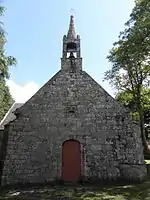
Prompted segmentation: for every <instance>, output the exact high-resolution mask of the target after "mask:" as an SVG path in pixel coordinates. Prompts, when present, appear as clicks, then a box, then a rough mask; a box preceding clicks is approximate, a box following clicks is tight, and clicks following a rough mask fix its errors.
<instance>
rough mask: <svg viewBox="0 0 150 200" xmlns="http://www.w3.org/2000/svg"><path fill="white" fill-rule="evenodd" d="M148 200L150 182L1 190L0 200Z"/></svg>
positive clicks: (149, 196)
mask: <svg viewBox="0 0 150 200" xmlns="http://www.w3.org/2000/svg"><path fill="white" fill-rule="evenodd" d="M5 199H7V200H58V199H59V200H63V199H65V200H150V181H147V182H144V183H141V184H135V185H119V186H103V187H102V186H98V185H95V186H92V185H89V186H80V185H77V186H54V187H50V186H45V187H40V188H37V187H36V188H35V187H34V188H32V187H31V188H28V189H22V190H19V189H16V190H3V191H1V192H0V200H5Z"/></svg>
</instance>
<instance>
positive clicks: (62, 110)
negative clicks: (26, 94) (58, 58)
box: [2, 71, 146, 185]
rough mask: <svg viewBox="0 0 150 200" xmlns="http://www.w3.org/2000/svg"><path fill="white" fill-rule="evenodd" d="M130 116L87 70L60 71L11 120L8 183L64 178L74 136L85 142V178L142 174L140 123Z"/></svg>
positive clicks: (83, 155)
mask: <svg viewBox="0 0 150 200" xmlns="http://www.w3.org/2000/svg"><path fill="white" fill-rule="evenodd" d="M73 112H74V113H73ZM128 118H129V117H128V115H127V113H125V110H124V109H123V108H122V107H121V106H120V105H119V104H118V103H117V102H115V101H114V99H113V98H112V97H111V96H109V95H108V94H107V93H106V92H105V91H104V90H103V88H101V87H100V86H99V85H98V84H97V83H96V82H95V81H94V80H93V79H92V78H91V77H90V76H89V75H88V74H86V73H85V72H79V73H69V72H65V73H64V71H60V72H58V73H57V75H55V76H54V77H53V78H52V80H50V81H49V82H48V83H46V84H45V86H44V87H43V88H41V89H40V90H39V91H38V92H37V93H36V94H35V95H34V96H33V97H32V98H31V99H30V100H29V101H28V102H27V103H26V104H25V105H23V106H22V107H21V108H20V114H19V117H18V118H17V119H16V120H15V121H14V122H12V123H10V126H9V139H8V149H7V157H6V161H5V166H4V171H3V177H2V184H3V185H5V184H13V183H18V182H24V183H25V182H44V181H51V180H56V179H60V178H61V147H62V143H63V142H64V141H65V140H68V139H77V140H78V141H80V143H81V148H82V176H84V178H85V179H89V178H93V179H94V178H96V177H97V178H99V179H116V178H120V177H124V178H130V179H136V178H137V179H142V178H143V177H144V176H145V173H146V172H145V166H144V165H143V163H144V158H143V153H142V144H141V140H140V134H139V128H138V126H136V125H134V127H133V126H132V124H131V123H132V122H131V119H128ZM129 165H130V169H129Z"/></svg>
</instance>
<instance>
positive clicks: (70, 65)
mask: <svg viewBox="0 0 150 200" xmlns="http://www.w3.org/2000/svg"><path fill="white" fill-rule="evenodd" d="M80 56H81V55H80V36H79V35H76V33H75V26H74V17H73V15H71V16H70V24H69V30H68V33H67V35H64V37H63V50H62V58H61V69H62V70H67V71H71V72H78V71H81V70H82V58H81V57H80Z"/></svg>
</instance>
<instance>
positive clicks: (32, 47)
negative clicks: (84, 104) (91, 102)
mask: <svg viewBox="0 0 150 200" xmlns="http://www.w3.org/2000/svg"><path fill="white" fill-rule="evenodd" d="M3 4H4V5H5V7H6V8H7V11H6V13H5V16H4V17H3V21H4V24H5V26H4V27H5V31H6V32H7V35H6V37H7V44H6V46H5V49H6V53H7V55H11V56H14V57H16V59H17V66H14V67H11V68H10V79H9V80H8V81H7V85H8V86H9V88H10V92H11V94H12V96H13V98H14V99H15V101H16V102H20V103H23V102H25V101H27V100H28V99H29V98H30V97H31V96H32V95H33V94H34V93H35V92H36V91H37V90H38V89H39V88H40V87H41V86H42V85H43V84H45V83H46V82H47V81H48V80H49V79H50V78H51V77H52V76H53V75H54V74H55V73H56V72H57V71H58V70H59V69H60V67H61V66H60V58H61V56H62V55H61V52H62V37H63V35H64V34H66V33H67V31H68V26H69V18H70V14H73V15H74V20H75V29H76V33H77V34H79V35H80V37H81V55H82V58H83V70H85V71H86V72H87V73H89V74H90V75H91V76H92V77H93V78H94V79H95V80H96V81H97V82H98V83H99V84H101V86H102V87H103V88H104V89H105V90H106V91H107V92H108V93H109V94H111V95H112V96H114V92H115V90H114V89H113V88H112V86H111V85H109V83H108V82H106V81H105V82H103V78H104V72H105V71H107V70H108V69H109V68H110V67H111V64H110V63H109V62H108V60H107V59H106V56H107V55H108V53H109V50H110V49H111V48H112V46H113V42H115V41H117V39H118V35H119V33H120V31H122V30H124V24H125V22H126V21H127V20H128V19H129V15H130V13H131V11H132V9H133V7H134V0H104V1H103V0H53V1H52V0H3Z"/></svg>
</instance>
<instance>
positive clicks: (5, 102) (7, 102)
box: [0, 5, 16, 121]
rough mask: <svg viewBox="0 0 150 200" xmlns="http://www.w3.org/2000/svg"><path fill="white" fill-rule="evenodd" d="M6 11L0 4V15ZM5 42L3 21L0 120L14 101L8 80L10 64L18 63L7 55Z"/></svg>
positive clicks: (0, 59) (0, 33)
mask: <svg viewBox="0 0 150 200" xmlns="http://www.w3.org/2000/svg"><path fill="white" fill-rule="evenodd" d="M4 11H5V8H4V7H3V6H1V5H0V16H2V15H3V14H4ZM5 43H6V38H5V32H4V29H3V23H2V22H0V121H1V120H2V118H3V117H4V115H5V113H6V112H7V111H8V109H9V108H10V106H11V105H12V103H13V99H12V97H11V95H10V92H9V88H8V87H7V85H6V80H7V79H8V78H9V66H12V65H15V64H16V59H15V58H14V57H12V56H7V55H6V53H5V49H4V45H5Z"/></svg>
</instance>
